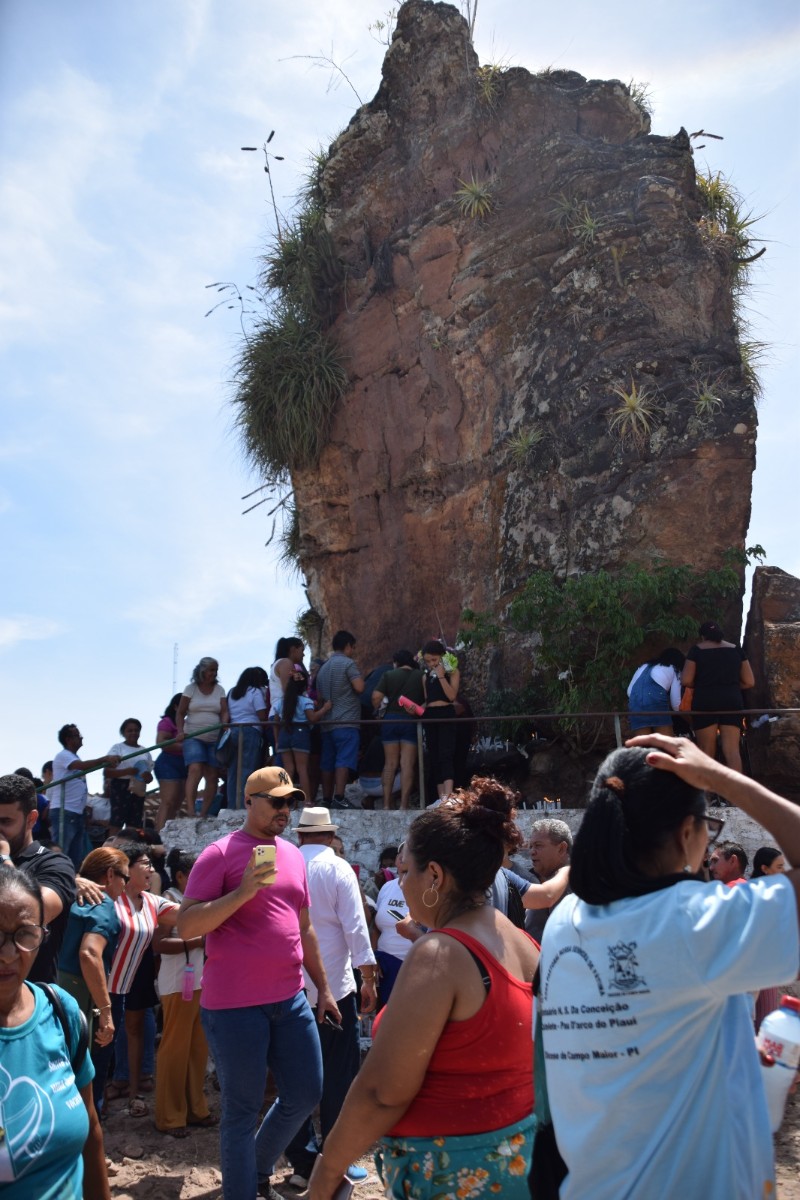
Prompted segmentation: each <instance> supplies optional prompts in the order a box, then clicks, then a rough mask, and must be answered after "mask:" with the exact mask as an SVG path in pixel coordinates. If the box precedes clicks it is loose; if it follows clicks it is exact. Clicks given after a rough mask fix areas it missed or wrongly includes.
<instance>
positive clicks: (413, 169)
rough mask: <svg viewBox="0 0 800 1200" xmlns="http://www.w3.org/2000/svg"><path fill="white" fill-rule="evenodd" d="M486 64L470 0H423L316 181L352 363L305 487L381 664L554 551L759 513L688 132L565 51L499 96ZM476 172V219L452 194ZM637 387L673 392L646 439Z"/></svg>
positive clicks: (320, 542) (513, 80) (336, 328)
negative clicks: (563, 58)
mask: <svg viewBox="0 0 800 1200" xmlns="http://www.w3.org/2000/svg"><path fill="white" fill-rule="evenodd" d="M477 67H478V63H477V59H476V56H475V54H474V51H473V49H472V47H471V45H470V43H469V38H468V33H467V28H466V25H465V23H464V21H463V19H462V17H461V16H460V14H459V13H458V12H457V11H456V10H455V9H454V8H452V7H451V6H449V5H445V4H429V3H424V2H422V0H409V3H407V4H405V5H404V6H403V7H402V8H401V9H400V12H399V14H398V19H397V29H396V33H395V36H394V40H393V42H392V45H391V47H390V48H389V50H388V53H387V55H386V59H385V62H384V67H383V80H382V83H381V86H380V89H379V91H378V93H377V95H376V96H375V98H374V100H372V102H371V103H369V104H367V105H365V106H364V107H363V108H361V109H359V111H358V112H357V113H356V114H355V116H354V117H353V119H352V121H351V122H350V125H349V126H348V128H347V129H346V130H345V131H344V132H343V133H342V134H341V135H340V136H339V137H338V138H337V140H336V141H335V142H334V144H333V145H332V147H331V151H330V156H329V159H328V162H327V165H326V167H325V170H324V174H323V177H322V186H323V192H324V195H325V199H326V210H327V222H328V226H329V228H330V231H331V234H332V236H333V239H334V242H335V245H336V248H337V252H338V253H339V255H340V256H341V258H342V260H343V262H344V263H345V265H346V271H347V279H346V284H345V286H344V289H343V292H342V299H341V305H340V310H339V312H338V315H337V317H336V319H335V321H334V323H333V325H332V329H331V332H332V335H333V336H334V337H335V339H336V340H337V341H338V343H339V345H340V346H341V348H342V350H343V352H344V354H345V356H346V367H347V371H348V375H349V380H350V383H349V388H348V391H347V394H346V396H345V398H344V400H343V402H342V403H341V405H340V407H339V409H338V411H337V414H336V416H335V419H334V423H333V429H332V434H331V438H330V442H329V444H328V446H327V448H326V449H325V451H324V453H323V455H322V459H321V462H320V464H319V467H318V468H317V469H315V470H313V471H305V472H297V473H295V474H294V476H293V483H294V487H295V493H296V499H297V506H298V512H299V526H300V546H301V563H302V567H303V570H304V572H305V575H306V578H307V580H308V585H309V594H310V596H311V599H312V600H313V602H314V604H315V607H316V608H317V609H318V610H319V611H320V612H321V613H322V614H323V615H324V616H325V618H326V629H327V630H328V631H330V632H332V631H333V630H335V629H336V628H338V627H341V626H344V627H345V628H352V629H353V630H354V631H355V632H356V633H357V635H358V637H359V658H360V659H361V661H362V662H364V663H369V662H371V661H379V660H380V659H381V658H383V657H385V655H386V652H387V651H388V650H391V648H392V647H393V646H395V645H402V644H403V643H406V644H408V645H409V646H410V647H411V648H416V647H417V646H418V645H419V643H420V640H421V638H424V637H425V636H429V635H430V634H432V633H434V632H437V631H438V628H439V623H440V622H441V623H442V625H443V626H444V629H445V631H446V633H447V635H448V637H452V636H453V635H454V634H455V631H456V629H457V627H458V623H459V614H460V612H461V611H462V609H463V608H464V607H465V606H469V607H472V608H474V609H477V610H490V611H492V612H493V613H494V614H496V615H498V616H502V614H503V612H504V610H505V608H506V607H507V604H508V602H509V600H510V599H511V598H512V597H513V595H514V594H515V592H516V591H517V590H518V589H519V588H520V586H521V585H522V584H523V583H524V581H525V579H526V577H527V576H528V574H529V573H530V571H531V570H532V569H534V568H537V567H543V568H546V569H552V570H554V571H556V572H559V573H570V572H576V571H587V570H592V569H596V568H598V567H601V566H612V567H613V566H614V565H615V564H619V563H621V562H624V561H630V560H634V561H638V562H645V563H649V562H651V561H653V560H654V559H655V558H656V557H657V556H662V557H663V558H665V559H667V560H670V561H672V562H676V563H684V562H691V563H693V564H695V565H696V566H697V567H698V568H700V569H705V568H708V567H712V566H718V565H719V564H720V560H721V556H722V554H723V552H724V551H725V550H727V549H728V548H729V547H732V546H733V547H739V548H740V547H742V546H743V544H744V538H745V534H746V530H747V525H748V521H749V514H750V481H751V475H752V471H753V467H754V458H755V430H756V415H755V409H754V405H753V397H752V394H751V392H750V390H749V389H748V387H747V386H746V384H745V382H744V381H743V378H742V372H741V361H740V355H739V350H738V345H737V341H736V335H735V328H734V322H733V314H732V304H731V287H730V270H731V268H730V253H731V251H730V247H729V246H727V245H726V244H725V241H724V239H720V238H715V237H713V236H711V235H710V234H709V232H708V229H707V227H706V226H705V225H704V223H703V221H702V220H701V216H702V212H701V207H700V203H699V200H698V193H697V188H696V183H695V169H694V162H693V157H692V151H691V146H690V142H689V139H688V137H687V135H686V133H685V131H683V130H681V131H680V132H679V133H677V134H676V135H675V137H672V138H666V137H654V136H651V135H650V133H649V119H648V117H647V116H646V114H645V113H643V111H642V110H641V109H640V108H639V107H638V106H637V104H636V103H635V102H634V100H633V99H632V98H631V96H630V95H629V93H628V89H627V87H626V86H625V85H623V84H621V83H620V82H618V81H616V80H611V81H607V82H603V81H598V80H591V81H587V80H585V79H584V78H583V77H582V76H580V75H578V74H576V73H574V72H571V71H549V72H543V73H541V74H539V75H532V74H529V73H528V72H527V71H525V70H522V69H513V70H509V71H506V72H503V73H500V74H499V75H498V77H497V91H496V94H495V95H494V96H493V97H491V99H490V102H488V103H487V102H486V101H485V99H481V97H480V95H479V90H478V86H477V81H476V70H477ZM473 179H474V180H475V181H478V182H480V183H486V184H487V185H488V186H489V188H490V199H491V204H492V209H491V212H489V213H488V214H487V215H486V216H485V217H484V219H478V218H475V217H468V216H464V215H462V214H461V212H460V210H459V207H458V205H457V203H456V201H455V199H454V197H455V194H456V192H457V190H458V189H459V187H460V186H461V181H472V180H473ZM565 201H566V202H568V203H570V204H571V205H572V214H571V217H570V220H569V222H568V225H569V226H571V227H567V228H565V227H563V223H562V225H561V226H560V225H559V209H560V207H563V204H564V203H565ZM586 217H588V218H589V220H588V221H586V220H584V218H586ZM581 221H583V225H581ZM631 381H633V382H634V383H635V384H636V386H637V387H638V388H639V389H642V388H645V389H647V390H648V391H649V393H650V395H651V397H652V399H653V400H654V402H655V403H656V405H657V410H658V411H657V412H656V413H655V414H654V417H653V421H652V427H651V429H650V430H649V431H648V432H647V434H646V436H644V437H642V438H641V439H640V441H639V442H638V443H637V442H635V441H633V440H631V439H628V440H620V437H619V436H618V434H615V433H614V432H613V431H612V430H611V428H610V419H611V417H612V415H613V413H614V410H615V409H616V408H617V407H618V405H619V399H618V397H616V396H615V394H614V391H613V389H614V388H615V387H620V388H630V385H631ZM703 385H707V386H708V387H710V388H712V389H713V391H714V394H715V395H717V396H718V397H719V398H720V399H721V400H722V402H723V403H722V406H721V407H720V408H719V409H718V411H716V412H713V413H707V414H705V415H701V414H698V412H697V408H696V398H697V394H698V389H699V388H701V387H702V386H703ZM520 435H528V436H529V437H532V438H533V439H534V442H533V443H532V444H531V446H530V449H529V452H528V453H521V452H520V450H519V437H520ZM515 438H516V439H517V441H516V442H515V441H514V439H515ZM535 439H538V440H535Z"/></svg>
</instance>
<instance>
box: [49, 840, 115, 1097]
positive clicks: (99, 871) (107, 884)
mask: <svg viewBox="0 0 800 1200" xmlns="http://www.w3.org/2000/svg"><path fill="white" fill-rule="evenodd" d="M80 873H81V876H82V877H83V878H84V879H91V880H92V882H93V883H96V884H98V885H99V886H100V888H101V889H102V890H103V891H104V892H105V896H104V897H103V899H102V901H101V902H100V903H99V904H79V903H78V902H77V900H76V901H75V903H74V904H73V905H72V907H71V908H70V910H69V920H68V921H67V928H66V929H65V931H64V941H63V942H62V944H61V950H60V951H59V958H58V982H59V984H60V985H61V987H63V988H64V990H65V991H67V992H69V994H70V995H71V996H74V998H75V999H76V1000H77V1002H78V1005H79V1007H80V1008H81V1010H82V1011H83V1013H84V1015H85V1017H86V1019H87V1021H88V1022H89V1041H90V1045H92V1044H96V1045H98V1046H108V1045H109V1044H110V1043H111V1041H112V1040H113V1038H114V1021H113V1019H112V1016H111V999H110V997H109V994H108V973H109V971H110V970H111V960H112V958H113V957H114V951H115V950H116V948H117V938H118V937H119V931H120V921H119V917H118V916H117V909H116V906H115V904H114V901H115V900H117V899H119V897H120V896H121V895H122V893H123V892H124V891H125V884H126V883H127V882H128V879H129V878H130V876H129V874H128V856H127V855H126V854H125V853H124V852H123V851H122V850H117V849H115V848H113V847H112V846H100V847H99V848H98V849H97V850H92V851H91V852H90V853H89V854H87V855H86V858H85V859H84V860H83V862H82V863H81V870H80ZM95 1009H96V1010H97V1012H98V1013H99V1014H100V1016H99V1017H98V1019H97V1027H96V1029H95V1022H94V1018H93V1013H94V1011H95ZM104 1082H105V1081H104V1080H103V1079H101V1078H100V1077H99V1075H95V1082H94V1102H95V1106H96V1107H97V1110H98V1112H99V1111H100V1110H101V1109H102V1106H103V1084H104Z"/></svg>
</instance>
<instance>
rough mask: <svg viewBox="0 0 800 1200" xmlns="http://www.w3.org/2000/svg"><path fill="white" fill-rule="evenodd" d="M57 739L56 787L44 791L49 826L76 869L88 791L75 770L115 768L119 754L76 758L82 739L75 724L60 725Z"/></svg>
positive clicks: (82, 848) (80, 859) (81, 848)
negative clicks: (48, 808) (59, 745)
mask: <svg viewBox="0 0 800 1200" xmlns="http://www.w3.org/2000/svg"><path fill="white" fill-rule="evenodd" d="M58 740H59V741H60V742H61V745H62V747H63V749H61V750H59V752H58V754H57V755H56V756H55V758H54V759H53V783H54V784H58V786H56V787H51V788H48V790H47V798H48V800H49V801H50V828H51V830H52V834H53V840H54V841H55V842H56V843H57V845H58V846H60V847H61V849H62V850H63V851H64V853H65V854H66V856H67V858H71V859H72V862H73V864H74V866H75V870H76V871H77V870H78V869H79V867H80V865H81V863H82V862H83V858H84V852H85V844H84V829H85V821H84V815H83V814H84V810H85V808H86V804H87V801H88V797H89V793H88V789H87V787H86V776H85V775H80V774H76V772H80V771H94V770H95V769H96V768H97V767H117V766H119V755H118V754H104V755H103V756H102V757H101V758H87V759H80V758H78V751H79V750H80V748H81V746H82V745H83V738H82V736H81V732H80V730H79V729H78V727H77V725H62V727H61V729H59V731H58Z"/></svg>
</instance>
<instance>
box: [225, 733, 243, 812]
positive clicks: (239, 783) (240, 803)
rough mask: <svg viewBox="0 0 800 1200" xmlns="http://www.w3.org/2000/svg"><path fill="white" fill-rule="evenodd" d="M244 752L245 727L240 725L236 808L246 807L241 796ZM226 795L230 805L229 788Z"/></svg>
mask: <svg viewBox="0 0 800 1200" xmlns="http://www.w3.org/2000/svg"><path fill="white" fill-rule="evenodd" d="M243 750H244V726H243V725H240V726H239V728H238V736H237V738H236V796H235V799H234V804H233V807H234V808H243V807H244V796H242V794H241V792H242V752H243ZM225 795H226V797H227V800H228V804H230V802H231V801H230V796H228V790H227V788H226V789H225Z"/></svg>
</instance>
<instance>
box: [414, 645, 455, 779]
mask: <svg viewBox="0 0 800 1200" xmlns="http://www.w3.org/2000/svg"><path fill="white" fill-rule="evenodd" d="M446 653H447V648H446V646H444V645H443V643H442V642H437V641H432V642H426V644H425V645H424V646H423V648H422V658H423V661H424V663H425V671H424V673H423V676H422V687H423V691H424V693H425V716H426V717H427V719H428V722H430V721H431V720H434V721H436V722H437V724H430V723H426V725H425V741H426V743H427V746H428V755H429V757H430V762H431V767H432V770H433V774H434V779H435V782H436V790H437V792H438V793H439V798H440V799H442V798H443V797H445V796H449V795H450V794H451V793H452V791H453V777H454V775H455V766H454V758H455V748H456V725H455V723H454V722H453V721H452V720H450V718H452V717H455V715H456V710H455V708H454V707H453V702H454V701H455V698H456V696H457V695H458V685H459V681H460V678H461V676H460V674H459V671H458V669H456V670H455V671H447V670H445V665H444V663H443V662H442V659H443V657H444V655H445V654H446ZM439 721H441V722H442V724H441V725H439V724H438V722H439Z"/></svg>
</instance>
